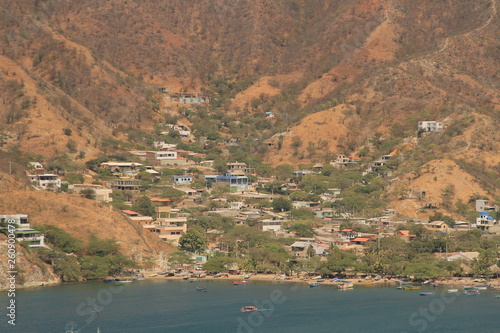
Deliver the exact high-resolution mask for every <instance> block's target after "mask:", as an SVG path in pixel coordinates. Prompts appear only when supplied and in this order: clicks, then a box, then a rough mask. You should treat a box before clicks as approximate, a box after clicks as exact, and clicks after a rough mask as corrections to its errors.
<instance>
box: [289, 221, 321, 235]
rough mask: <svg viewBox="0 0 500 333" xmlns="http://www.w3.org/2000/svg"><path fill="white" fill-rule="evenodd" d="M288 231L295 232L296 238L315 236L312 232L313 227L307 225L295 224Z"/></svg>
mask: <svg viewBox="0 0 500 333" xmlns="http://www.w3.org/2000/svg"><path fill="white" fill-rule="evenodd" d="M290 231H294V232H296V235H297V236H298V237H309V238H310V237H314V235H315V234H316V233H315V232H314V230H313V227H311V226H310V225H308V224H304V223H295V224H293V225H292V226H291V227H290Z"/></svg>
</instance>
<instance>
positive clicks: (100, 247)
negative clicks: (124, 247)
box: [87, 236, 120, 257]
mask: <svg viewBox="0 0 500 333" xmlns="http://www.w3.org/2000/svg"><path fill="white" fill-rule="evenodd" d="M119 250H120V245H119V244H118V243H117V242H116V241H115V240H114V239H100V238H98V237H97V236H91V237H90V240H89V244H88V245H87V253H88V254H89V255H91V256H99V257H104V256H107V255H114V254H118V252H119Z"/></svg>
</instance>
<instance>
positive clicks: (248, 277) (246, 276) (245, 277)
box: [243, 274, 252, 280]
mask: <svg viewBox="0 0 500 333" xmlns="http://www.w3.org/2000/svg"><path fill="white" fill-rule="evenodd" d="M251 276H252V274H247V275H245V276H244V277H243V278H244V279H245V280H248V279H250V277H251Z"/></svg>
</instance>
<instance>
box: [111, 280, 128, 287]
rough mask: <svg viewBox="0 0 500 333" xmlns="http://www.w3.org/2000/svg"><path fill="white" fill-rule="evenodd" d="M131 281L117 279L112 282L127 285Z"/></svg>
mask: <svg viewBox="0 0 500 333" xmlns="http://www.w3.org/2000/svg"><path fill="white" fill-rule="evenodd" d="M131 283H132V280H118V281H115V282H114V284H116V285H119V286H123V285H129V284H131Z"/></svg>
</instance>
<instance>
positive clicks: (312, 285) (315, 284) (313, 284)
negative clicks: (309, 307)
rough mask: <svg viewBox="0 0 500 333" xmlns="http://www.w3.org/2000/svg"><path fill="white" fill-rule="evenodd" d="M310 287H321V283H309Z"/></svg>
mask: <svg viewBox="0 0 500 333" xmlns="http://www.w3.org/2000/svg"><path fill="white" fill-rule="evenodd" d="M307 284H308V285H309V287H311V288H313V287H319V283H318V282H308V283H307Z"/></svg>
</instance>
